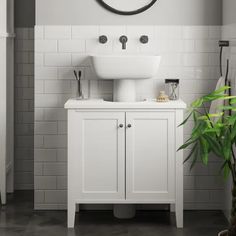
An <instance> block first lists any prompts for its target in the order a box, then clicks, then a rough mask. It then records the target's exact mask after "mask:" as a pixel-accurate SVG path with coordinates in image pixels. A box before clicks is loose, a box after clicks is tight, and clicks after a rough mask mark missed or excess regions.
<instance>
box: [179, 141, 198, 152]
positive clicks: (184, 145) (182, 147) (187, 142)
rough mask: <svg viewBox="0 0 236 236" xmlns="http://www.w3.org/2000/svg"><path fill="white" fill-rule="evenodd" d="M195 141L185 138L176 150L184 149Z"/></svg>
mask: <svg viewBox="0 0 236 236" xmlns="http://www.w3.org/2000/svg"><path fill="white" fill-rule="evenodd" d="M190 140H191V139H190ZM195 142H196V140H191V141H189V140H187V141H186V142H185V143H184V144H183V145H182V146H180V147H179V149H178V150H177V151H180V150H182V149H185V148H186V147H188V146H189V145H191V144H192V143H195Z"/></svg>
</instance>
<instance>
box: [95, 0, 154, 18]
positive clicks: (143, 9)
mask: <svg viewBox="0 0 236 236" xmlns="http://www.w3.org/2000/svg"><path fill="white" fill-rule="evenodd" d="M156 1H157V0H152V1H151V2H150V3H149V4H147V5H146V6H144V7H141V8H139V9H137V10H134V11H120V10H117V9H115V8H113V7H111V6H109V5H108V4H106V3H105V2H104V1H103V0H97V2H98V3H99V4H100V5H101V6H103V7H104V8H105V9H107V10H109V11H111V12H113V13H116V14H118V15H126V16H128V15H136V14H139V13H142V12H144V11H146V10H148V9H149V8H150V7H152V6H153V5H154V4H155V3H156Z"/></svg>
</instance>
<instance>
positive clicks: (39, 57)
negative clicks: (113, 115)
mask: <svg viewBox="0 0 236 236" xmlns="http://www.w3.org/2000/svg"><path fill="white" fill-rule="evenodd" d="M101 34H105V35H107V36H108V43H107V44H104V45H101V44H99V43H98V37H99V35H101ZM122 34H126V35H127V36H128V37H129V42H128V44H127V50H125V51H122V49H121V44H120V42H119V40H118V38H119V36H120V35H122ZM143 34H147V35H148V36H149V38H150V43H149V44H147V45H142V44H140V43H139V37H140V36H141V35H143ZM220 37H221V27H220V26H191V27H190V26H112V27H111V26H36V28H35V134H34V137H35V158H34V161H35V165H34V166H35V173H34V175H35V185H34V187H35V209H64V208H65V207H66V186H67V184H66V171H67V154H66V144H67V141H66V140H67V135H66V134H67V130H66V123H67V122H66V120H67V118H66V110H64V109H63V105H64V103H65V102H66V100H67V99H68V98H71V97H73V96H75V88H76V84H75V80H74V77H73V70H74V69H77V70H81V71H82V72H83V79H84V84H83V86H84V93H85V95H86V97H91V98H105V99H108V100H110V99H112V81H101V80H96V75H95V74H94V72H93V70H92V69H91V66H90V61H89V55H90V54H94V53H103V54H111V53H122V54H127V53H132V54H138V53H143V54H145V53H146V54H147V53H153V54H160V55H161V56H162V61H161V66H160V69H159V72H158V75H157V76H156V77H155V78H153V79H150V80H145V81H138V82H137V83H136V88H137V98H138V100H143V99H145V98H154V97H156V96H157V95H158V93H159V91H160V90H161V89H163V87H164V79H165V78H180V80H181V83H180V88H181V89H180V93H181V98H182V99H183V100H184V101H185V102H187V103H188V104H189V103H190V102H191V101H192V100H193V99H195V98H197V97H199V96H201V95H203V94H206V93H208V92H210V91H211V90H213V89H214V88H215V85H216V81H217V79H218V78H219V61H218V60H219V59H218V58H219V49H218V47H217V41H218V40H219V39H220ZM21 57H24V55H22V56H21ZM91 79H93V80H91ZM89 80H90V81H89ZM30 95H31V93H29V96H30ZM25 96H28V92H27V93H26V95H25ZM25 118H26V117H25ZM30 118H31V117H30ZM191 127H192V123H190V124H188V126H186V127H185V139H186V138H188V137H189V135H190V132H191ZM188 152H189V150H186V151H185V155H187V154H188ZM219 166H220V163H219V160H217V159H215V158H214V157H212V158H211V160H210V164H209V166H208V167H204V166H203V165H202V164H201V163H197V165H196V166H195V167H194V169H193V171H192V172H190V171H189V168H190V163H189V162H188V163H186V165H185V167H184V169H185V177H184V183H185V190H184V196H185V198H184V199H185V208H186V209H220V208H221V203H222V197H221V196H222V189H223V183H222V181H221V178H220V177H219Z"/></svg>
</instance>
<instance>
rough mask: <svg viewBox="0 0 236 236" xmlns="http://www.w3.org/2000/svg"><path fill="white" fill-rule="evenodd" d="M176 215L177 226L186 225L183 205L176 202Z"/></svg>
mask: <svg viewBox="0 0 236 236" xmlns="http://www.w3.org/2000/svg"><path fill="white" fill-rule="evenodd" d="M175 216H176V226H177V228H183V227H184V213H183V207H181V206H179V205H178V204H176V207H175Z"/></svg>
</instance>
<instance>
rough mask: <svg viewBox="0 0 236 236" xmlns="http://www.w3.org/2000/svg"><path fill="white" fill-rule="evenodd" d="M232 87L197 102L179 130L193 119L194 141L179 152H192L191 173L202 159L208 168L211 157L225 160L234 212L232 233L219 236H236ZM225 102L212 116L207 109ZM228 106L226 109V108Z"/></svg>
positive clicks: (235, 128)
mask: <svg viewBox="0 0 236 236" xmlns="http://www.w3.org/2000/svg"><path fill="white" fill-rule="evenodd" d="M229 89H230V87H228V86H224V87H222V88H220V89H218V90H216V91H214V92H212V93H210V94H208V95H206V96H203V97H201V98H199V99H197V100H195V101H194V102H193V103H192V104H191V106H190V109H189V114H188V116H187V118H186V119H185V120H184V121H183V123H182V124H180V126H182V125H185V124H186V123H187V122H188V121H189V120H190V119H192V120H193V121H194V127H193V129H192V132H191V137H190V138H189V139H188V140H187V141H186V142H185V143H184V144H183V145H182V146H181V147H180V148H179V150H182V149H187V148H188V149H190V153H189V155H188V156H187V158H186V159H185V162H186V161H188V160H191V162H192V164H191V169H192V168H193V167H194V165H195V164H196V162H197V160H198V159H200V160H201V162H202V163H203V164H204V165H208V162H209V158H210V154H212V153H213V154H215V155H216V156H217V157H218V158H220V159H221V160H222V168H221V171H222V173H223V176H224V178H225V179H226V178H228V177H229V176H230V175H231V176H232V180H233V181H232V182H233V185H232V210H231V220H230V226H229V229H228V230H226V231H222V232H221V233H220V234H219V236H224V235H225V236H235V235H236V155H235V153H234V146H235V144H236V107H235V104H236V97H235V96H229V95H228V94H227V91H229ZM219 100H223V101H224V102H223V103H222V105H220V106H218V107H217V112H216V113H215V114H210V113H209V111H208V109H207V105H209V103H210V102H213V101H219ZM223 104H227V105H223Z"/></svg>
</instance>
